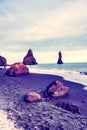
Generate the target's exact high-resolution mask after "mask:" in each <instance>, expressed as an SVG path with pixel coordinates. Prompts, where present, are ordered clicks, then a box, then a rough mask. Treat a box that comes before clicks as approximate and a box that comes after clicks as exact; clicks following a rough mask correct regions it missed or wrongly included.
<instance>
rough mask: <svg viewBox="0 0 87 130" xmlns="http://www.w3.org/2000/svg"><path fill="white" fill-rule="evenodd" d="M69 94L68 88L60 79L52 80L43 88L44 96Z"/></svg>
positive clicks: (52, 96) (51, 96)
mask: <svg viewBox="0 0 87 130" xmlns="http://www.w3.org/2000/svg"><path fill="white" fill-rule="evenodd" d="M67 94H69V88H68V87H66V86H64V85H63V83H62V82H61V81H58V80H57V81H54V82H52V83H51V84H49V85H48V86H47V88H46V90H45V97H49V98H58V97H63V96H65V95H67Z"/></svg>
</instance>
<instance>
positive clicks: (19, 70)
mask: <svg viewBox="0 0 87 130" xmlns="http://www.w3.org/2000/svg"><path fill="white" fill-rule="evenodd" d="M24 74H29V69H28V68H27V67H26V66H25V65H24V64H23V63H21V62H18V63H14V64H13V65H11V67H10V68H9V69H8V70H7V71H6V75H8V76H19V75H24Z"/></svg>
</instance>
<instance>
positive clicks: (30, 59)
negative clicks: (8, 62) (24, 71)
mask: <svg viewBox="0 0 87 130" xmlns="http://www.w3.org/2000/svg"><path fill="white" fill-rule="evenodd" d="M23 64H25V65H35V64H38V63H37V62H36V59H35V58H34V56H33V52H32V50H31V49H30V50H29V51H28V53H27V55H26V56H25V57H24V58H23Z"/></svg>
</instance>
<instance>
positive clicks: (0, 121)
mask: <svg viewBox="0 0 87 130" xmlns="http://www.w3.org/2000/svg"><path fill="white" fill-rule="evenodd" d="M0 130H19V129H17V128H15V127H14V122H13V121H11V120H8V119H7V114H6V112H4V111H3V110H0ZM20 130H23V129H20Z"/></svg>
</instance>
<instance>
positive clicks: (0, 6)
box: [0, 0, 87, 63]
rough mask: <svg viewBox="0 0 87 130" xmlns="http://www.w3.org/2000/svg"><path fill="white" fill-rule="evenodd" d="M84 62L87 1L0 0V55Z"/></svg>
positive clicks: (86, 56)
mask: <svg viewBox="0 0 87 130" xmlns="http://www.w3.org/2000/svg"><path fill="white" fill-rule="evenodd" d="M30 48H31V49H32V51H33V54H34V56H35V58H36V59H37V62H39V63H51V62H53V63H56V62H57V55H58V51H62V55H63V61H64V62H87V0H0V55H2V56H5V57H6V58H7V60H8V62H9V63H11V62H12V63H13V62H16V61H22V59H23V57H24V56H25V55H26V53H27V51H28V49H30Z"/></svg>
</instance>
